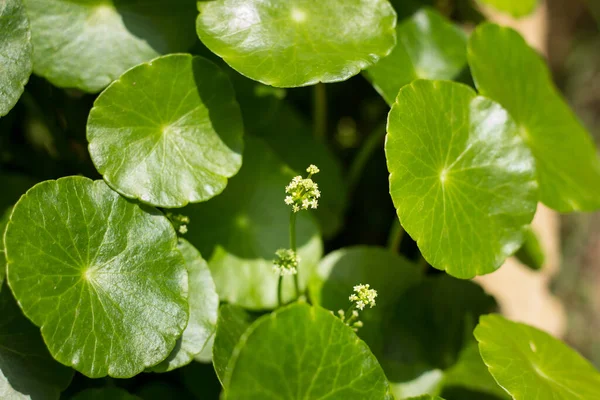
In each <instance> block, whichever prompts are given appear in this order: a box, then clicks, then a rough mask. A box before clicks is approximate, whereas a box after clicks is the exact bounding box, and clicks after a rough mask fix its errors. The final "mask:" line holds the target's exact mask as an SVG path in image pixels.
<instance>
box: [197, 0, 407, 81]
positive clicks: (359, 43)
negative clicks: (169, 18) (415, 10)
mask: <svg viewBox="0 0 600 400" xmlns="http://www.w3.org/2000/svg"><path fill="white" fill-rule="evenodd" d="M198 9H199V10H200V15H199V16H198V19H197V23H196V30H197V31H198V36H200V39H201V40H202V42H203V43H204V44H205V45H206V47H208V48H209V49H210V50H211V51H212V52H214V53H216V54H217V55H219V56H220V57H222V58H223V60H225V62H227V64H229V65H231V67H233V69H235V70H236V71H238V72H239V73H241V74H242V75H245V76H247V77H249V78H251V79H254V80H257V81H260V82H262V83H265V84H267V85H271V86H277V87H296V86H306V85H312V84H315V83H317V82H339V81H344V80H346V79H348V78H350V77H351V76H353V75H356V74H357V73H359V72H360V71H361V70H362V69H365V68H367V67H369V66H371V65H373V64H374V63H376V62H377V61H378V60H379V59H380V58H381V57H384V56H386V55H388V54H389V53H390V51H391V50H392V48H393V47H394V45H395V39H396V37H395V32H394V28H395V26H396V13H395V12H394V9H393V8H392V6H391V5H390V4H389V3H388V1H387V0H371V1H368V2H365V1H364V0H328V1H312V0H288V1H285V2H282V1H279V0H221V1H199V2H198Z"/></svg>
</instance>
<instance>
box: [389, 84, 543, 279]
mask: <svg viewBox="0 0 600 400" xmlns="http://www.w3.org/2000/svg"><path fill="white" fill-rule="evenodd" d="M387 129H388V135H387V140H386V144H385V152H386V159H387V165H388V170H389V171H390V193H391V195H392V200H393V201H394V205H395V206H396V210H397V213H398V217H399V218H400V221H401V223H402V226H403V227H404V228H405V230H406V231H407V232H408V233H409V234H410V235H411V237H412V238H413V239H415V240H416V241H417V244H418V246H419V249H420V250H421V252H422V254H423V256H424V257H425V259H426V260H427V261H428V262H429V263H430V264H431V265H432V266H433V267H435V268H437V269H441V270H445V271H446V272H447V273H449V274H450V275H452V276H455V277H458V278H472V277H474V276H476V275H482V274H486V273H490V272H493V271H495V270H496V269H497V268H499V267H500V266H501V265H502V263H503V262H504V260H505V259H506V258H507V257H508V256H509V255H511V254H512V253H514V252H515V251H516V250H517V249H518V248H519V247H520V246H521V243H522V242H523V231H524V230H525V229H526V228H525V227H526V225H528V224H529V223H530V222H531V220H532V218H533V214H534V212H535V209H536V205H537V182H536V180H535V166H534V160H533V157H532V155H531V152H530V151H529V149H528V148H527V146H526V145H525V144H524V143H523V140H522V139H521V137H520V136H519V135H518V133H517V130H518V129H517V126H516V124H515V123H514V121H513V120H512V118H511V117H510V115H508V113H507V112H506V111H505V110H504V109H503V108H502V107H501V106H500V105H498V104H497V103H494V102H493V101H491V100H489V99H487V98H484V97H481V96H477V95H476V93H475V92H474V91H473V90H472V89H470V88H469V87H467V86H465V85H462V84H458V83H454V82H445V81H423V80H419V81H415V82H413V83H412V84H410V85H407V86H404V87H403V88H402V89H401V90H400V93H399V94H398V98H397V99H396V102H395V103H394V105H393V107H392V110H391V111H390V114H389V117H388V128H387Z"/></svg>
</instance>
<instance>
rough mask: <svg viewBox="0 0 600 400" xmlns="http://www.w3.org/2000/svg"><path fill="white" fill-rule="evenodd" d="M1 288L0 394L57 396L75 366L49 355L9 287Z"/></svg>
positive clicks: (17, 399)
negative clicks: (72, 366)
mask: <svg viewBox="0 0 600 400" xmlns="http://www.w3.org/2000/svg"><path fill="white" fill-rule="evenodd" d="M1 286H2V290H1V291H0V398H1V399H3V400H52V399H58V397H59V395H60V392H61V391H63V390H64V389H65V388H66V387H67V386H68V385H69V383H70V382H71V378H72V377H73V370H71V369H69V368H66V367H64V366H62V365H60V364H59V363H57V362H56V361H54V359H53V358H52V357H51V356H50V354H49V353H48V349H47V348H46V345H45V344H44V342H43V341H42V337H41V336H40V331H39V329H38V328H36V327H35V326H34V325H33V324H32V323H31V322H29V321H28V320H27V318H25V317H24V316H23V314H22V313H21V310H19V307H18V306H17V303H16V302H15V300H14V298H13V296H12V293H11V292H10V290H9V288H7V287H5V286H4V285H1Z"/></svg>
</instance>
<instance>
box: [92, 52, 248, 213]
mask: <svg viewBox="0 0 600 400" xmlns="http://www.w3.org/2000/svg"><path fill="white" fill-rule="evenodd" d="M163 77H168V79H163ZM87 132H88V133H87V136H88V140H89V142H90V145H89V150H90V154H91V157H92V160H93V161H94V164H95V165H96V168H98V171H99V172H100V173H101V174H102V175H103V177H104V179H105V180H106V181H107V182H108V184H109V185H111V187H113V188H114V189H115V190H117V191H118V192H119V193H121V194H122V195H124V196H127V197H130V198H134V199H139V200H141V201H142V202H144V203H148V204H151V205H155V206H161V207H183V206H184V205H186V204H188V203H189V202H199V201H205V200H208V199H210V198H211V197H214V196H216V195H217V194H219V193H221V192H222V191H223V189H224V188H225V186H226V185H227V178H229V177H231V176H233V175H235V174H236V173H237V171H238V170H239V168H240V166H241V164H242V155H241V152H242V134H243V125H242V117H241V113H240V109H239V106H238V105H237V103H236V101H235V96H234V93H233V89H232V87H231V83H230V82H229V79H228V78H227V75H225V73H223V72H222V71H221V70H220V69H219V68H218V67H217V66H216V65H214V64H213V63H211V62H210V61H208V60H206V59H204V58H201V57H192V56H190V55H185V54H175V55H168V56H164V57H160V58H157V59H155V60H152V61H150V62H148V63H145V64H142V65H139V66H137V67H135V68H132V69H131V70H129V71H127V72H126V73H125V74H124V75H123V76H121V77H120V78H119V80H117V81H115V82H114V83H113V84H112V85H110V86H109V87H108V88H107V89H106V90H105V91H104V92H103V93H102V94H101V95H100V96H99V97H98V99H97V100H96V102H95V103H94V108H93V109H92V111H91V112H90V117H89V120H88V129H87Z"/></svg>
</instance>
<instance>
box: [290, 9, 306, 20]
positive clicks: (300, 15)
mask: <svg viewBox="0 0 600 400" xmlns="http://www.w3.org/2000/svg"><path fill="white" fill-rule="evenodd" d="M292 20H293V21H294V22H298V23H300V22H304V21H306V12H305V11H304V10H301V9H299V8H293V9H292Z"/></svg>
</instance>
